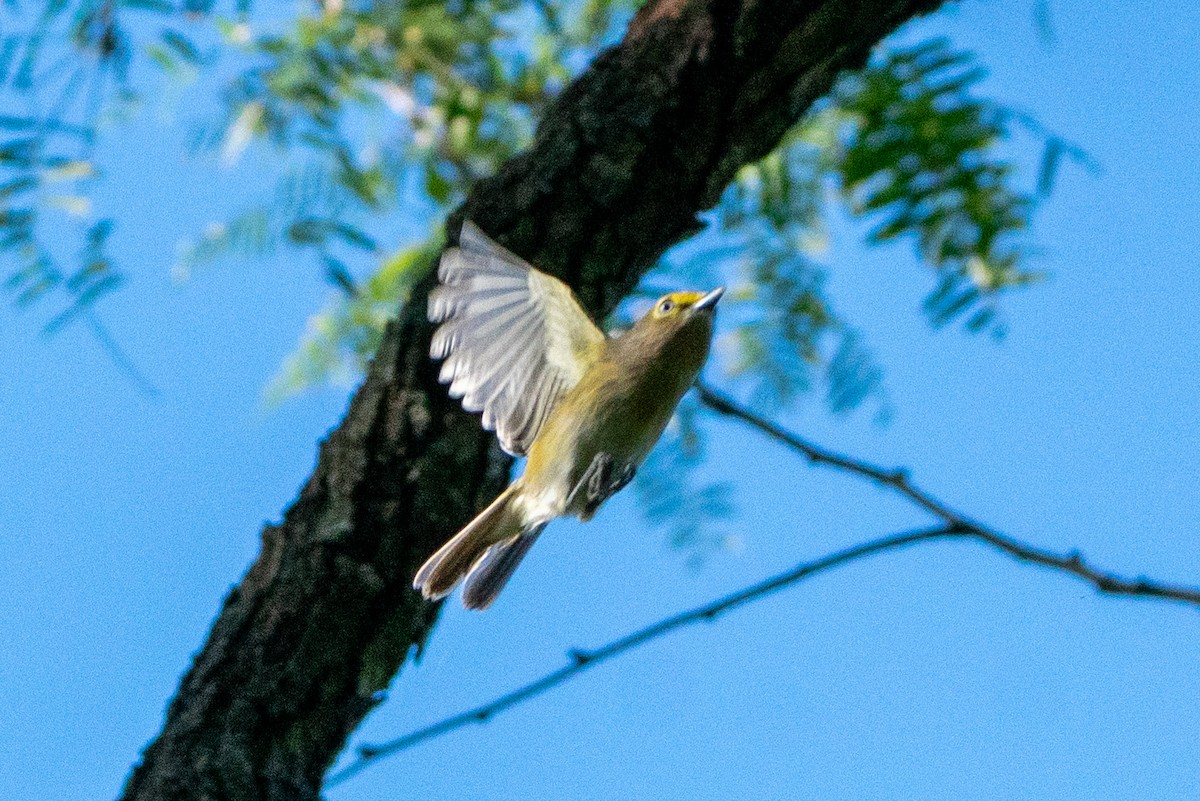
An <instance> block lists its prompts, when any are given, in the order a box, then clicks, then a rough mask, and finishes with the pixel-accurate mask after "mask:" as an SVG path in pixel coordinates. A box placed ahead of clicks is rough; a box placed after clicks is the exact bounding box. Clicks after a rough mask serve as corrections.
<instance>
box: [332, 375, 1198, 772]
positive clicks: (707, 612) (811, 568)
mask: <svg viewBox="0 0 1200 801" xmlns="http://www.w3.org/2000/svg"><path fill="white" fill-rule="evenodd" d="M705 393H706V394H712V390H711V389H705ZM715 397H717V398H720V399H721V402H722V403H729V402H728V401H727V400H725V399H723V398H721V396H715ZM729 409H730V410H729V411H724V407H722V413H723V414H729V415H730V416H734V417H737V418H738V419H742V420H745V421H746V422H748V423H750V424H751V425H754V426H755V427H756V428H760V429H761V430H763V431H767V432H768V433H770V435H771V436H772V437H775V438H776V439H779V440H780V441H782V442H785V443H787V444H788V445H791V446H793V447H795V448H796V450H801V451H804V452H805V455H806V456H807V455H809V454H808V453H807V451H809V450H811V451H813V452H814V453H816V454H818V455H819V459H818V460H815V461H821V462H822V463H824V464H829V465H834V466H837V467H840V468H842V469H846V470H849V471H851V472H854V473H857V474H859V475H865V476H868V477H871V478H874V476H873V475H872V474H873V473H879V474H881V475H887V474H886V473H885V472H883V471H879V470H878V469H877V468H874V467H872V466H870V465H865V464H862V463H859V462H857V461H855V460H853V459H849V458H847V457H841V456H837V455H836V454H832V453H830V452H828V451H826V450H825V449H823V448H820V447H818V446H815V445H813V444H812V443H808V442H805V441H803V440H801V439H799V438H798V437H794V435H791V434H789V433H787V432H785V431H783V430H782V429H779V428H777V427H776V426H774V425H773V424H772V423H770V422H768V421H765V420H762V419H761V418H759V417H757V415H754V414H752V413H751V412H748V411H746V410H744V409H741V408H740V407H738V406H736V405H733V404H730V406H729ZM791 440H795V443H793V442H792V441H791ZM826 457H829V458H826ZM889 486H890V484H889ZM914 491H915V490H914ZM926 497H927V496H926ZM945 539H968V540H976V541H978V542H982V543H984V544H986V545H989V546H991V547H992V548H995V549H997V550H999V551H1001V552H1003V553H1006V554H1008V555H1010V556H1013V557H1015V558H1017V559H1019V560H1021V561H1026V562H1033V563H1035V564H1040V565H1044V566H1046V567H1050V568H1053V569H1056V570H1059V571H1062V572H1066V573H1069V574H1072V575H1074V576H1077V577H1079V578H1081V579H1083V580H1085V581H1087V582H1089V583H1091V584H1092V585H1093V586H1095V587H1096V588H1097V589H1098V590H1100V591H1101V592H1105V593H1109V594H1114V595H1132V596H1151V597H1156V598H1165V599H1170V600H1175V601H1180V602H1183V603H1190V604H1195V605H1200V591H1197V590H1193V589H1189V588H1184V587H1170V586H1166V585H1161V584H1156V583H1153V582H1149V581H1146V580H1144V579H1140V580H1138V581H1127V580H1125V579H1121V578H1118V577H1115V576H1113V575H1111V574H1108V573H1103V572H1099V571H1096V570H1094V569H1092V568H1090V567H1087V566H1086V565H1085V564H1084V562H1083V559H1082V558H1081V557H1080V556H1079V554H1078V553H1075V554H1071V555H1070V556H1066V557H1063V556H1057V555H1055V554H1052V553H1048V552H1046V551H1043V550H1040V549H1038V548H1034V547H1032V546H1029V545H1026V544H1024V543H1022V542H1018V541H1017V540H1014V539H1012V538H1010V537H1005V536H1003V535H1000V534H997V533H995V532H989V531H985V530H981V529H979V528H976V527H974V526H973V525H971V524H968V523H961V522H946V523H945V524H944V525H941V526H937V527H933V528H925V529H917V530H915V531H906V532H901V533H899V534H892V535H889V536H886V537H880V538H879V539H874V540H870V541H868V542H864V543H862V544H861V545H855V546H853V547H851V548H846V549H845V550H841V551H836V552H834V553H831V554H829V555H827V556H823V557H821V558H819V559H815V560H813V561H810V562H802V563H801V564H799V565H796V566H795V567H793V568H792V569H791V570H788V571H786V572H783V573H780V574H778V575H776V576H772V577H771V578H768V579H765V580H763V581H760V582H758V583H757V584H752V585H750V586H748V587H745V588H743V589H740V590H737V591H736V592H732V593H730V594H728V595H725V596H722V597H720V598H718V599H716V600H714V601H711V602H709V603H707V604H704V605H703V606H698V607H696V608H694V609H689V610H687V611H684V612H679V613H677V614H674V615H671V616H670V617H666V618H663V619H662V620H659V621H657V622H655V623H651V624H650V625H648V626H645V627H644V628H640V629H638V630H636V631H633V632H631V633H629V634H626V635H625V636H623V637H620V638H618V639H616V640H613V641H612V642H610V643H608V644H606V645H602V646H600V647H599V648H595V649H593V650H588V651H584V650H579V649H572V650H570V651H568V652H567V658H568V662H567V664H566V665H564V666H563V667H560V668H558V669H557V670H552V671H550V672H549V673H546V674H545V675H543V676H541V677H539V678H537V679H535V680H533V681H531V682H529V683H528V684H525V685H522V686H520V687H518V688H516V689H515V690H511V691H509V692H507V693H505V694H503V695H501V696H499V697H497V698H495V699H493V700H491V701H489V702H487V703H485V704H482V705H480V706H477V707H474V708H472V709H468V710H466V711H463V712H460V713H458V714H456V715H451V716H450V717H447V718H443V719H442V720H439V721H437V722H436V723H432V724H430V725H428V726H424V727H422V728H420V729H416V730H414V731H412V732H409V733H408V734H405V735H403V736H401V737H397V738H396V739H394V740H389V741H387V742H385V743H378V744H370V745H363V746H360V747H359V749H358V758H357V759H356V760H355V761H354V762H352V763H351V764H349V765H347V766H346V767H345V768H343V769H342V770H340V771H338V772H337V773H335V774H333V775H332V776H330V777H329V779H328V780H327V782H326V785H327V786H333V785H335V784H341V783H342V782H344V781H347V780H348V779H350V778H353V777H354V776H356V775H357V774H359V773H360V772H362V771H363V770H365V769H367V768H369V767H370V766H372V765H374V764H375V763H377V762H379V761H380V760H382V759H385V758H386V757H389V756H392V755H394V754H398V753H400V752H401V751H407V750H408V749H410V748H413V747H415V746H417V745H419V744H421V743H423V742H425V741H426V740H431V739H433V738H435V737H440V736H442V735H444V734H449V733H450V732H452V731H456V730H457V729H461V728H464V727H466V726H469V725H471V724H473V723H486V722H488V721H489V720H491V719H492V718H493V717H495V716H496V715H498V714H500V713H501V712H504V711H506V710H508V709H510V708H511V707H514V706H517V705H518V704H522V703H524V702H526V701H528V700H530V699H532V698H535V697H537V696H539V695H542V694H544V693H546V692H548V691H550V690H552V689H553V688H555V687H557V686H558V685H560V684H563V683H564V682H566V681H569V680H570V679H572V678H574V677H575V676H576V675H578V674H580V673H582V672H583V671H585V670H587V669H588V668H591V667H594V666H596V665H598V664H600V663H601V662H605V661H608V660H609V659H612V658H614V657H616V656H619V655H620V654H623V653H625V652H627V651H631V650H633V649H634V648H637V647H639V646H642V645H645V644H646V643H648V642H650V641H651V640H656V639H658V638H660V637H664V636H666V635H667V634H670V633H671V632H673V631H675V630H677V629H681V628H684V627H685V626H690V625H692V624H694V623H700V622H705V621H709V622H711V621H713V620H715V619H716V618H717V617H719V616H720V615H721V614H723V613H725V612H728V611H730V610H732V609H735V608H737V607H739V606H743V605H745V604H749V603H751V602H753V601H757V600H761V599H762V598H765V597H767V596H769V595H772V594H774V593H776V592H779V591H781V590H783V589H786V588H788V587H791V586H793V585H796V584H799V583H800V582H802V581H804V580H805V579H808V578H811V577H812V576H815V575H817V574H818V573H824V572H826V571H829V570H832V569H834V568H837V567H841V566H844V565H846V564H848V563H850V562H854V561H857V560H860V559H864V558H866V557H868V556H874V555H876V554H879V553H883V552H886V551H897V550H900V549H902V548H907V547H909V546H911V545H916V544H918V543H922V542H931V541H934V540H945Z"/></svg>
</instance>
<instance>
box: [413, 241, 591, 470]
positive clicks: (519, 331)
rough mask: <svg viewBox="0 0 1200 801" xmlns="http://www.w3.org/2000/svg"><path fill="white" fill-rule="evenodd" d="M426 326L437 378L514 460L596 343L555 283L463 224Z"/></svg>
mask: <svg viewBox="0 0 1200 801" xmlns="http://www.w3.org/2000/svg"><path fill="white" fill-rule="evenodd" d="M438 279H439V280H440V281H441V285H440V286H438V287H437V288H436V289H434V290H433V292H432V293H431V294H430V296H429V319H430V320H431V321H433V322H435V323H441V324H442V325H441V326H439V327H438V329H437V331H435V332H434V334H433V342H432V344H431V346H430V355H431V356H433V358H435V359H445V361H444V362H443V363H442V370H441V374H440V375H439V377H438V378H439V380H440V381H442V383H445V384H449V385H450V395H451V397H455V398H462V405H463V408H464V409H466V410H467V411H469V412H480V411H481V412H483V427H484V428H487V429H493V428H494V429H495V430H496V435H497V437H499V439H500V445H501V447H503V448H504V450H506V451H508V452H509V453H511V454H513V455H514V456H523V455H525V453H526V452H527V451H528V450H529V446H530V444H531V443H532V442H533V439H534V437H536V436H537V432H538V430H539V429H540V428H541V427H542V423H544V422H545V421H546V418H547V417H548V416H549V414H550V412H551V410H552V409H553V408H554V406H555V405H556V404H557V403H558V401H559V399H560V398H561V397H562V396H563V395H564V394H566V392H567V391H568V390H570V389H571V387H573V386H575V385H576V384H577V383H579V379H580V378H581V377H582V376H583V373H584V371H585V370H586V369H587V368H588V366H589V365H590V364H591V363H592V361H593V360H594V359H595V358H596V355H597V354H598V352H599V350H600V348H599V345H600V344H601V343H602V342H603V341H604V334H603V333H601V331H600V329H598V328H597V327H596V326H595V325H594V324H593V323H592V321H591V320H590V319H589V318H588V316H587V314H586V313H585V312H584V311H583V309H581V308H580V307H579V304H578V302H576V300H575V296H574V295H572V294H571V290H570V289H569V288H568V287H567V285H566V284H564V283H563V282H562V281H559V280H558V279H557V278H553V277H551V276H549V275H546V274H545V273H542V272H539V271H538V270H536V269H534V268H533V267H531V266H530V265H529V264H526V263H525V262H524V261H522V260H521V259H520V258H518V257H517V256H515V255H513V254H512V253H509V252H508V251H507V250H505V249H504V248H502V247H500V246H499V245H497V244H496V243H495V242H493V241H492V240H491V239H489V238H488V237H487V235H486V234H484V233H483V231H481V230H479V228H478V227H476V226H475V225H474V224H473V223H471V222H470V221H467V222H464V223H463V226H462V232H461V233H460V234H459V240H458V247H456V248H449V249H447V250H446V252H445V253H443V254H442V259H441V263H440V264H439V266H438Z"/></svg>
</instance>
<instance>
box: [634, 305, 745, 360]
mask: <svg viewBox="0 0 1200 801" xmlns="http://www.w3.org/2000/svg"><path fill="white" fill-rule="evenodd" d="M724 292H725V287H718V288H717V289H714V290H712V291H711V292H671V293H669V294H667V295H663V296H662V297H661V298H659V299H658V301H657V302H655V304H654V306H653V307H652V308H651V309H650V311H648V312H646V313H645V314H644V315H643V316H642V318H641V319H640V320H638V321H637V324H636V325H634V327H633V330H631V331H630V334H633V335H634V338H635V339H636V340H638V341H640V342H642V343H643V345H644V346H645V347H646V349H647V350H649V351H659V352H661V351H664V350H676V349H680V348H682V349H684V350H687V351H699V352H698V354H697V355H699V357H700V359H701V362H702V361H703V358H704V356H707V354H708V343H709V340H710V339H711V338H712V330H713V312H714V310H715V309H716V305H717V301H718V300H720V299H721V295H722V294H724ZM681 355H682V354H681Z"/></svg>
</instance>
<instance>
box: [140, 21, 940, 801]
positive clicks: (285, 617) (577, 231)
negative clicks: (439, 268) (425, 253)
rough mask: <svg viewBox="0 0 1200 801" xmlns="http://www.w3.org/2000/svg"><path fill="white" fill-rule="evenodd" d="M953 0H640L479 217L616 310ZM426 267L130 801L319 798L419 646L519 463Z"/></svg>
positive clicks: (500, 178)
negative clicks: (439, 309)
mask: <svg viewBox="0 0 1200 801" xmlns="http://www.w3.org/2000/svg"><path fill="white" fill-rule="evenodd" d="M940 2H941V0H858V1H857V2H853V1H851V0H825V1H824V2H815V1H814V0H791V2H784V1H783V0H650V2H648V4H647V5H646V6H645V7H644V8H642V10H641V11H640V12H639V13H638V14H637V16H636V17H635V18H634V20H633V22H632V23H631V25H630V27H629V30H628V31H627V33H626V35H625V38H624V40H623V41H622V42H621V44H620V45H618V46H616V47H614V48H612V49H611V50H609V51H607V52H605V53H604V54H602V55H601V56H600V57H599V58H597V59H596V61H595V63H594V64H593V65H592V66H591V68H590V69H588V71H587V72H586V73H585V74H584V75H583V76H581V77H580V78H579V79H578V80H577V81H575V82H574V83H573V84H572V85H571V86H570V87H569V88H568V89H567V90H566V91H565V92H564V93H563V95H562V97H561V98H560V99H559V100H558V101H557V103H556V104H555V105H554V107H553V108H552V109H551V111H550V112H549V114H548V115H547V118H546V119H545V120H544V121H543V123H542V125H541V127H540V128H539V131H538V135H537V138H536V141H535V142H534V144H533V146H532V148H531V149H530V150H529V151H528V152H527V153H525V154H524V155H522V156H519V157H517V158H515V159H513V160H512V161H510V162H509V163H507V164H506V165H505V166H504V168H503V169H502V170H501V171H500V173H499V174H498V175H496V176H494V177H492V178H490V179H488V180H486V181H483V182H481V183H480V184H479V185H478V186H477V187H476V188H475V190H474V192H473V193H472V195H471V197H470V198H469V199H468V201H467V203H466V204H465V206H464V208H463V209H460V210H459V212H457V213H456V215H455V217H454V219H453V220H452V221H451V225H450V227H451V230H456V229H457V226H458V224H459V223H460V222H461V220H462V219H463V218H464V216H469V217H470V218H471V219H473V220H475V221H476V222H478V223H479V224H480V226H481V227H482V228H483V229H484V230H485V231H487V232H488V233H489V234H491V235H492V236H494V237H495V238H497V239H498V240H499V241H501V242H502V243H504V244H505V245H506V246H508V247H509V248H510V249H512V250H513V251H515V252H516V253H519V254H521V255H522V256H524V257H525V258H527V259H529V260H530V261H532V262H533V263H535V264H537V265H538V266H539V267H541V268H542V269H544V270H546V271H548V272H551V273H554V274H556V275H558V276H559V277H561V278H563V280H565V281H566V282H567V283H568V284H569V285H570V286H572V287H573V288H574V289H575V291H576V292H577V293H578V294H579V296H580V298H581V300H582V302H583V304H584V306H585V307H586V308H587V309H588V310H589V312H591V313H592V314H594V315H596V316H601V315H603V314H605V313H607V312H608V311H609V310H610V309H611V308H612V307H613V306H614V305H615V304H616V303H617V301H618V300H620V298H621V297H623V296H624V295H625V294H626V293H627V292H628V291H629V290H630V289H631V288H632V287H633V286H634V284H635V283H636V282H637V280H638V278H639V276H640V275H641V273H642V272H643V271H644V270H645V269H646V268H647V267H648V266H650V265H652V264H654V262H655V261H656V259H657V258H658V256H659V255H660V254H661V253H662V252H663V251H664V250H665V249H666V248H667V247H669V246H670V245H671V244H673V243H674V242H676V241H678V240H680V239H682V238H683V237H685V236H687V235H688V234H689V233H691V232H693V231H695V230H697V228H698V225H697V223H696V213H697V212H699V211H701V210H704V209H707V208H710V207H711V206H713V205H714V204H715V203H716V201H717V200H718V198H719V196H720V194H721V191H722V190H723V188H724V187H725V186H726V184H727V183H728V182H729V181H730V179H731V178H732V177H733V175H734V173H735V172H736V171H737V170H738V168H740V167H741V166H742V165H744V164H747V163H750V162H753V161H755V160H757V159H758V158H760V157H762V156H763V155H765V154H766V153H767V152H769V151H770V150H771V149H772V148H773V147H774V146H775V145H776V144H777V143H778V141H779V140H780V138H781V137H782V136H783V134H784V133H785V132H786V131H787V130H788V129H789V128H790V127H791V126H792V125H793V124H794V123H795V122H796V120H797V119H798V118H799V117H800V116H801V115H802V114H803V113H804V112H805V111H806V110H807V109H808V108H809V107H810V106H811V105H812V103H813V102H814V101H815V100H817V99H818V98H819V97H820V96H821V95H823V94H824V93H826V92H827V91H828V90H829V88H830V86H831V85H832V83H833V80H834V78H835V77H836V75H837V74H838V72H840V71H841V70H843V69H854V68H858V67H860V66H861V65H862V64H863V63H864V62H865V60H866V57H867V55H868V53H869V51H870V49H871V47H872V46H873V45H875V44H876V43H877V42H878V41H879V40H880V39H882V38H883V37H884V36H886V35H887V34H888V33H890V32H891V31H893V30H894V29H895V28H896V27H897V26H899V25H900V24H901V23H903V22H904V21H906V20H907V19H909V18H911V17H913V16H915V15H917V14H920V13H924V12H927V11H931V10H933V9H934V8H936V7H937V6H938V5H939V4H940ZM432 281H433V278H432V276H429V277H427V278H426V279H425V281H424V282H423V283H422V284H421V285H420V286H419V287H418V288H417V290H416V291H415V293H414V295H413V298H412V300H411V302H410V303H409V304H408V305H407V306H406V307H405V308H404V309H403V310H402V312H401V314H400V316H399V318H398V319H397V320H396V321H395V322H393V323H392V324H391V325H390V326H389V327H388V329H387V332H386V334H385V335H384V339H383V344H382V345H381V347H380V350H379V353H378V354H377V356H376V358H375V360H374V363H373V364H372V366H371V369H370V371H369V375H368V376H367V379H366V381H365V382H364V383H363V385H362V387H360V388H359V390H358V392H357V393H356V394H355V396H354V398H353V400H352V401H351V404H350V409H349V411H348V412H347V414H346V417H345V419H344V420H343V421H342V422H341V424H340V425H339V426H338V427H337V428H336V429H335V430H334V431H333V432H332V433H331V434H330V435H329V437H328V438H327V439H326V440H325V441H324V442H323V443H322V445H321V447H320V455H319V458H318V461H317V466H316V469H315V471H314V472H313V475H312V477H311V478H310V479H309V480H308V482H307V484H306V485H305V486H304V488H303V490H302V491H301V493H300V497H299V498H298V499H297V500H296V501H295V503H294V504H293V505H292V506H291V508H289V509H288V510H287V512H286V513H285V515H284V518H283V522H282V523H280V524H278V525H268V526H266V527H265V528H264V530H263V532H262V550H261V552H260V554H259V556H258V558H257V559H256V560H255V562H254V564H253V565H252V566H251V567H250V569H249V571H248V572H247V573H246V575H245V577H244V578H243V580H242V582H241V584H240V585H239V586H238V587H236V588H235V589H234V590H233V591H232V592H231V593H230V594H229V596H228V597H227V598H226V599H225V603H224V605H223V607H222V609H221V611H220V614H219V615H218V617H217V620H216V622H215V623H214V625H213V628H212V631H211V633H210V635H209V638H208V641H207V643H206V644H205V645H204V648H203V650H202V651H201V652H200V653H199V655H197V657H196V659H195V662H194V664H193V665H192V667H191V669H190V670H189V671H188V673H187V675H186V676H184V678H183V681H182V683H181V684H180V687H179V690H178V692H177V694H176V696H175V698H174V700H172V702H171V704H170V707H169V709H168V711H167V716H166V721H165V723H164V726H163V729H162V732H161V733H160V734H159V736H158V737H157V739H155V740H154V742H153V743H151V745H150V746H149V747H148V748H147V749H146V751H145V752H144V754H143V757H142V761H141V763H140V764H139V765H138V766H137V767H136V768H135V769H134V771H133V773H132V775H131V776H130V778H129V781H128V783H127V785H126V787H125V791H124V794H123V797H124V798H126V799H130V801H132V800H133V799H201V798H204V799H226V798H228V799H271V800H272V801H276V800H277V801H284V799H286V801H296V800H297V799H315V798H317V797H319V793H320V787H321V780H322V776H323V775H324V774H325V771H326V770H327V768H328V767H329V766H330V764H332V762H333V761H334V759H335V758H336V757H337V755H338V753H339V752H340V751H341V749H342V747H343V745H344V744H345V741H346V739H347V737H348V736H349V734H350V733H351V732H352V731H353V730H354V728H355V727H356V726H358V724H359V723H360V722H361V721H362V719H363V718H364V717H365V716H366V714H367V713H368V711H370V709H371V708H372V707H373V706H374V705H375V704H376V703H377V700H378V698H379V697H380V695H381V692H382V691H383V690H384V689H385V688H386V687H387V686H388V684H389V683H390V681H391V680H392V678H393V677H394V675H395V674H396V672H397V671H398V670H399V669H400V667H401V666H402V665H403V664H404V662H405V660H406V659H408V658H409V655H410V653H412V652H413V650H414V647H415V648H420V646H421V644H422V643H423V642H424V641H425V640H426V638H427V637H428V636H429V634H430V631H431V630H432V628H433V625H434V623H435V621H436V619H437V612H438V606H437V605H435V604H427V603H425V602H424V601H423V600H421V599H420V598H419V597H418V596H417V595H416V594H415V593H414V592H413V591H412V590H411V588H410V583H411V581H412V576H413V574H414V572H415V571H416V568H417V566H418V565H420V563H421V562H422V561H423V560H424V559H425V557H426V556H428V555H429V554H430V553H431V552H432V551H433V550H434V549H435V548H436V547H437V546H438V545H440V544H441V543H442V542H444V541H445V540H446V539H447V538H448V537H449V536H450V535H452V534H453V533H454V532H455V531H456V530H457V529H458V528H459V527H460V526H461V525H462V524H463V523H465V522H466V521H467V520H468V519H469V518H470V517H471V516H472V514H473V513H474V512H475V511H476V510H478V509H479V508H481V507H482V506H483V505H484V504H485V503H486V502H487V501H489V500H490V499H491V498H492V497H494V496H495V494H496V493H497V492H499V490H500V489H501V488H502V487H503V485H504V484H505V482H506V481H507V478H508V471H509V467H510V461H509V459H508V458H507V457H505V456H504V455H503V454H502V453H501V452H500V451H499V449H498V448H497V446H496V445H495V442H494V437H493V436H492V435H491V434H489V433H486V432H483V431H481V430H480V427H479V420H478V418H477V417H475V416H472V415H467V414H464V413H463V412H462V411H461V410H460V409H459V407H458V405H457V403H455V402H454V401H451V400H450V399H448V398H447V396H446V393H445V391H444V388H443V387H441V386H440V385H439V384H438V383H437V380H436V370H435V366H434V365H433V364H432V363H431V362H430V360H429V358H428V356H427V353H428V345H429V337H430V333H431V326H430V325H429V323H428V322H427V321H426V319H425V298H426V295H427V293H428V290H429V288H430V286H431V284H432Z"/></svg>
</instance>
